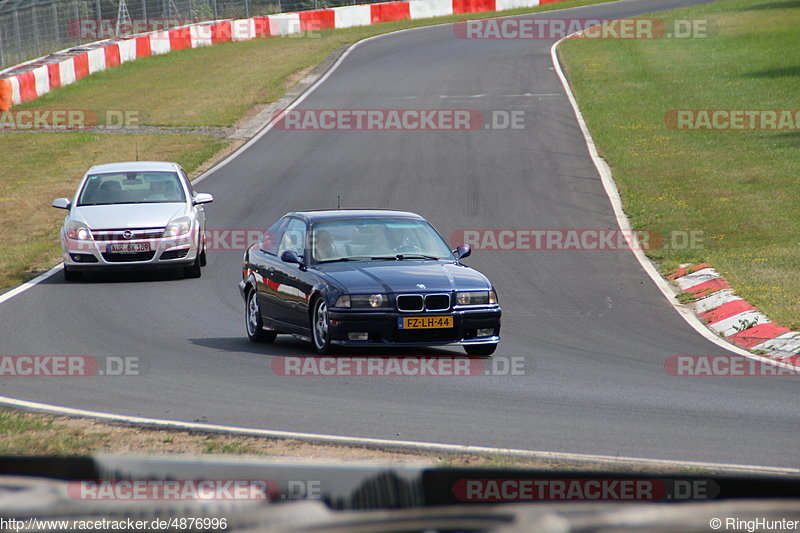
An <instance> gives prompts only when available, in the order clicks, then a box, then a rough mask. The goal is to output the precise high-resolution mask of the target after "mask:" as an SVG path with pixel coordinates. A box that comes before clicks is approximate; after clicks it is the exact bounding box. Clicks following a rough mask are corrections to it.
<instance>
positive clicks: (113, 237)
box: [92, 228, 165, 241]
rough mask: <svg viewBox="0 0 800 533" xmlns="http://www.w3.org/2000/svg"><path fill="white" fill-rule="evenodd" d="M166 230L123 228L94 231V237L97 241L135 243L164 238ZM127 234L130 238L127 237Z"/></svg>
mask: <svg viewBox="0 0 800 533" xmlns="http://www.w3.org/2000/svg"><path fill="white" fill-rule="evenodd" d="M164 230H165V228H122V229H104V230H92V237H93V238H94V240H96V241H135V240H141V239H160V238H161V237H163V236H164ZM126 232H130V236H128V237H126V236H125V235H126Z"/></svg>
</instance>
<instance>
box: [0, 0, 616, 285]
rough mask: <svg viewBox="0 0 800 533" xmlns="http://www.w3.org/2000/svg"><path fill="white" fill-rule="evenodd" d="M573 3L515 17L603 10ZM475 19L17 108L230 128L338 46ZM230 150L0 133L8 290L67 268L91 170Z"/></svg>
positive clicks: (166, 73) (97, 79) (199, 141)
mask: <svg viewBox="0 0 800 533" xmlns="http://www.w3.org/2000/svg"><path fill="white" fill-rule="evenodd" d="M604 1H608V0H572V1H567V2H562V3H558V4H551V5H548V6H543V7H539V8H531V9H518V10H510V11H504V12H502V15H513V14H521V13H530V12H536V11H546V10H549V9H560V8H567V7H575V6H580V5H589V4H597V3H602V2H604ZM499 14H501V13H472V14H465V15H455V16H451V17H442V18H437V19H427V20H417V21H400V22H391V23H385V24H378V25H375V26H367V27H364V28H351V29H346V30H335V31H323V32H319V33H318V34H317V35H314V36H312V37H304V38H297V37H291V38H289V37H287V38H273V39H258V40H253V41H246V42H239V43H225V44H220V45H216V46H211V47H206V48H199V49H194V50H182V51H179V52H173V53H170V54H166V55H161V56H156V57H151V58H147V59H141V60H137V61H133V62H130V63H126V64H124V65H122V66H121V67H119V68H115V69H111V70H108V71H104V72H99V73H96V74H94V75H92V76H89V77H88V78H85V79H83V80H81V81H80V82H78V83H75V84H72V85H70V86H68V87H64V88H62V89H59V90H57V91H54V92H52V93H50V94H48V95H46V96H45V97H43V98H40V99H38V100H35V101H33V102H29V103H27V104H25V105H23V106H19V107H18V108H17V109H81V110H87V109H88V110H91V111H94V112H95V113H96V114H97V116H98V118H99V119H100V121H101V123H103V122H104V117H106V116H107V112H108V111H114V112H119V111H122V112H134V113H135V114H136V115H135V116H136V117H137V118H138V121H139V125H149V126H191V127H207V126H223V127H224V126H231V125H233V124H235V123H236V122H237V121H239V120H241V119H242V118H243V117H245V116H246V115H247V113H248V112H249V111H250V110H251V109H253V108H254V107H256V106H258V105H261V104H266V103H270V102H273V101H275V100H277V99H278V98H279V97H280V96H281V95H282V94H283V93H284V92H285V91H286V90H287V89H288V88H290V86H291V85H292V84H293V83H295V82H296V81H297V77H298V75H299V74H300V73H302V72H304V71H306V70H307V69H309V68H310V67H313V66H315V65H317V64H318V63H319V62H320V61H321V60H322V59H324V58H325V57H326V56H327V55H328V54H330V53H331V52H332V51H334V50H335V49H337V48H338V47H340V46H342V45H346V44H350V43H354V42H356V41H359V40H361V39H364V38H366V37H370V36H373V35H378V34H382V33H387V32H391V31H395V30H399V29H404V28H411V27H418V26H428V25H432V24H442V23H446V22H454V21H457V20H464V19H468V18H486V17H491V16H496V15H499ZM229 145H230V143H229V142H228V141H221V140H219V139H214V138H212V137H206V136H201V135H194V136H192V135H169V134H162V135H137V136H134V135H124V134H114V135H103V136H98V135H88V134H85V133H21V132H19V133H2V134H0V168H2V172H0V227H2V228H4V230H5V231H3V232H2V233H0V291H1V290H3V289H7V288H9V287H12V286H14V285H17V284H19V283H21V282H23V281H25V280H26V279H29V278H31V277H33V276H34V275H35V274H37V273H39V272H40V271H42V270H46V269H47V268H49V267H50V266H52V265H53V264H55V263H58V262H59V257H60V252H59V247H58V242H57V234H58V228H59V226H60V223H61V220H62V218H63V213H61V212H58V211H56V210H55V209H52V208H50V207H49V206H50V202H51V201H52V199H54V198H56V197H60V196H71V195H72V193H73V192H74V189H75V187H76V186H77V183H78V180H79V179H80V177H81V175H82V174H83V172H85V170H86V169H88V168H89V167H90V166H91V165H93V164H97V163H106V162H112V161H122V160H129V159H135V155H136V153H137V151H138V155H139V158H140V159H142V160H171V161H178V162H179V163H181V164H182V165H183V166H184V167H185V168H186V169H187V170H188V171H189V172H192V171H193V170H194V169H196V168H197V167H198V166H199V165H200V163H202V162H203V161H204V160H206V159H208V158H210V157H211V156H212V155H214V154H215V153H217V152H218V151H220V150H224V149H227V148H228V146H229Z"/></svg>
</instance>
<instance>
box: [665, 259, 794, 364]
mask: <svg viewBox="0 0 800 533" xmlns="http://www.w3.org/2000/svg"><path fill="white" fill-rule="evenodd" d="M668 278H669V279H671V280H673V282H674V283H675V284H676V285H677V286H678V288H679V289H680V290H681V291H682V292H684V293H687V294H691V295H692V296H694V297H696V298H697V300H695V301H693V302H692V303H691V306H692V308H693V309H694V310H695V312H696V313H697V314H698V316H699V317H700V319H702V320H703V321H704V322H705V324H706V326H708V327H709V328H710V329H711V330H712V331H714V332H715V333H717V334H718V335H720V336H721V337H724V338H725V340H727V341H729V342H731V343H733V344H735V345H736V346H739V347H740V348H744V349H745V350H750V351H752V352H755V353H763V354H766V355H767V356H768V357H771V358H773V359H776V360H778V361H784V362H786V363H790V364H795V365H798V364H800V332H798V331H790V330H789V328H787V327H784V326H779V325H777V324H775V323H774V322H772V321H771V320H770V319H769V318H768V317H767V316H766V315H764V314H763V313H760V312H759V311H758V310H757V309H756V308H755V306H753V305H752V304H750V303H749V302H747V301H746V300H744V299H742V298H741V297H739V296H736V293H734V291H733V289H732V288H731V286H730V285H729V284H728V282H727V281H726V280H725V278H723V277H722V276H721V275H720V274H719V273H718V272H717V271H716V270H714V268H712V267H711V266H710V265H707V264H705V263H703V264H699V265H682V266H681V268H679V269H678V270H677V271H676V272H675V273H673V274H671V275H670V276H668Z"/></svg>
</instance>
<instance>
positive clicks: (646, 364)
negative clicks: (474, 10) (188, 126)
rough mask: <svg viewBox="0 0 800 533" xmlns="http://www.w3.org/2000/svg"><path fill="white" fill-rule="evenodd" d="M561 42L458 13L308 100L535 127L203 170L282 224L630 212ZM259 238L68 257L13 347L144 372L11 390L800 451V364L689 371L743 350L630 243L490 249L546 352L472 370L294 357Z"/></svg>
mask: <svg viewBox="0 0 800 533" xmlns="http://www.w3.org/2000/svg"><path fill="white" fill-rule="evenodd" d="M690 3H696V2H687V1H681V0H675V1H670V0H650V1H634V0H628V1H624V2H618V3H614V4H610V5H605V6H602V5H601V6H595V7H588V8H580V9H578V10H576V11H574V12H572V13H565V12H560V13H558V14H554V13H551V14H549V15H544V16H548V17H565V16H570V17H580V18H596V17H624V16H632V15H637V14H641V13H647V12H652V11H656V10H661V9H668V8H672V7H678V6H682V5H687V4H690ZM551 45H552V41H545V40H464V39H459V38H457V37H456V36H455V35H454V33H453V29H452V27H451V26H441V27H433V28H428V29H422V30H417V31H411V32H405V33H399V34H394V35H391V36H388V37H385V38H380V39H376V40H373V41H371V42H368V43H365V44H363V45H361V46H359V47H357V48H356V49H355V50H353V52H352V53H351V54H350V55H349V56H348V57H347V58H346V59H345V60H344V62H343V63H342V64H341V65H340V66H339V67H338V68H337V69H336V70H335V71H334V72H333V73H332V74H331V76H330V77H329V78H328V79H327V80H326V81H325V82H324V83H323V84H322V85H320V86H319V87H318V88H317V89H316V90H315V91H314V92H313V93H312V94H311V95H310V96H309V97H308V98H307V99H306V100H305V101H303V102H302V104H301V106H300V108H306V109H387V108H388V109H402V108H417V109H475V110H480V111H483V112H491V111H493V110H524V111H525V113H526V128H525V129H523V130H505V131H491V130H484V129H481V130H477V131H470V132H358V131H349V132H342V131H336V132H296V131H295V132H290V131H280V130H272V131H270V132H268V133H267V134H266V135H265V136H263V137H262V138H261V139H260V140H259V141H258V142H256V143H254V144H253V145H252V146H250V147H249V148H248V149H247V150H246V151H244V152H241V153H239V154H238V156H237V157H236V159H235V160H232V161H231V162H229V163H228V164H227V165H225V166H223V167H221V168H219V169H218V170H216V171H215V172H213V174H211V175H210V176H208V177H207V178H206V179H204V180H203V181H202V182H201V183H200V184H199V185H198V186H197V188H198V190H200V191H202V192H209V193H211V194H213V195H214V197H215V202H214V204H212V205H211V206H209V207H208V208H207V213H208V216H209V225H210V227H211V228H218V229H264V228H266V227H268V226H269V225H270V224H271V223H272V222H273V221H274V220H276V219H277V218H278V217H280V216H281V215H283V214H284V213H286V212H288V211H293V210H302V209H312V208H330V207H336V202H337V195H339V196H341V201H342V206H343V207H377V208H395V209H406V210H412V211H416V212H418V213H420V214H422V215H423V216H425V217H427V218H428V220H430V221H431V222H432V223H433V224H434V225H435V226H436V227H437V228H438V229H439V230H440V231H441V232H442V234H443V235H445V236H446V237H448V238H449V236H450V234H451V233H452V232H453V231H455V230H459V229H481V228H493V229H503V228H512V229H515V228H520V229H524V228H528V229H545V228H551V229H569V228H578V229H604V228H616V227H617V226H616V223H615V219H614V216H613V212H612V209H611V206H610V203H609V200H608V198H607V196H606V194H605V192H604V190H603V187H602V184H601V181H600V177H599V175H598V173H597V170H596V169H595V167H594V165H593V163H592V161H591V159H590V157H589V155H588V151H587V148H586V146H585V143H584V139H583V137H582V135H581V132H580V129H579V127H578V124H577V122H576V119H575V116H574V113H573V112H572V109H571V107H570V104H569V101H568V99H567V97H566V95H565V94H564V92H563V90H562V87H561V84H560V82H559V80H558V77H557V75H556V73H555V71H554V70H553V67H552V63H551V58H550V46H551ZM476 95H481V96H476ZM78 178H79V176H78V175H76V176H75V179H76V183H77V180H78ZM50 200H51V199H50V198H47V199H42V201H47V202H49V201H50ZM451 244H453V245H456V244H459V243H451ZM241 256H242V252H241V251H240V250H234V251H215V252H211V253H210V254H209V264H208V266H207V267H206V268H205V269H204V272H203V277H202V278H201V279H197V280H183V279H180V278H178V277H177V276H173V275H171V274H168V273H167V274H152V275H151V274H133V275H114V276H105V275H104V276H99V277H96V278H94V279H91V280H89V281H87V282H83V283H71V284H67V283H65V282H64V281H63V280H62V277H61V276H60V275H56V276H53V277H50V278H49V279H47V280H45V281H44V282H42V283H40V284H38V285H36V286H35V287H33V288H32V289H31V290H28V291H26V292H24V293H22V294H20V295H18V296H16V297H14V298H12V299H10V300H9V301H7V302H5V303H3V304H1V305H0V338H1V339H2V341H1V346H0V354H3V355H61V354H69V355H80V354H85V355H92V356H98V357H103V356H120V357H124V356H135V357H139V358H140V360H141V364H142V367H143V375H141V376H128V377H109V376H94V377H91V378H75V377H73V378H66V377H65V378H38V377H37V378H22V377H15V378H10V377H6V378H3V379H2V380H1V381H0V395H3V396H8V397H14V398H18V399H23V400H29V401H37V402H43V403H48V404H54V405H61V406H70V407H75V408H81V409H91V410H97V411H103V412H111V413H119V414H125V415H141V416H148V417H152V418H158V419H171V420H185V421H200V422H207V423H213V424H224V425H230V426H242V427H256V428H268V429H276V430H287V431H300V432H310V433H321V434H333V435H347V436H358V437H374V438H387V439H401V440H408V441H426V442H442V443H454V444H472V445H484V446H498V447H511V448H521V449H529V450H547V451H559V452H577V453H594V454H604V455H614V456H616V455H619V456H634V457H648V458H662V459H682V460H693V461H712V462H728V463H742V464H757V465H778V466H793V467H797V466H800V457H798V455H797V453H796V450H797V437H798V435H800V410H798V408H797V405H796V402H797V399H798V383H797V378H796V377H782V378H753V377H743V378H721V377H716V378H684V377H672V376H670V375H668V374H667V373H666V372H665V370H664V361H665V359H666V358H667V357H669V356H671V355H714V354H725V353H726V352H725V351H724V350H722V349H721V348H720V347H718V346H717V345H715V344H713V343H711V342H709V341H707V340H706V339H704V338H703V337H702V336H701V335H700V334H698V333H697V332H696V331H695V330H694V329H692V328H691V327H690V326H689V325H688V324H687V323H686V322H685V321H684V320H683V319H682V318H681V317H680V316H679V315H678V313H677V312H676V311H675V310H674V309H673V308H672V306H671V305H670V303H669V302H668V301H667V300H666V299H665V298H664V296H663V295H662V294H661V293H660V292H659V290H658V289H657V288H656V286H655V285H654V284H653V282H652V280H651V279H650V278H649V277H648V276H647V275H646V273H645V272H644V271H643V270H642V268H641V266H640V265H639V263H638V262H637V260H636V258H635V257H634V255H633V254H632V253H631V252H630V251H538V252H537V251H525V250H522V251H496V252H492V251H478V252H476V253H474V254H473V256H472V257H470V258H468V259H467V260H465V263H467V264H469V265H470V266H474V267H476V268H478V269H480V270H482V271H483V272H485V273H486V274H487V275H488V276H489V277H490V278H491V279H492V280H493V282H494V283H495V286H496V288H497V290H498V293H499V297H500V303H501V305H502V307H503V311H504V316H503V330H502V337H503V340H502V342H501V344H500V347H499V349H498V351H497V353H496V354H495V356H496V357H498V358H502V357H524V358H525V368H526V375H524V376H475V377H468V378H463V377H458V378H455V377H426V378H414V377H404V378H398V377H386V378H375V377H372V378H368V377H360V378H344V377H281V376H277V375H275V374H274V373H273V372H272V370H271V367H270V364H271V361H272V360H273V358H274V357H275V356H278V355H311V353H312V352H311V346H310V345H309V344H306V343H303V342H301V341H300V340H297V339H295V338H292V337H279V339H278V342H277V343H276V344H275V345H253V344H251V343H250V342H249V341H248V340H247V338H246V336H245V329H244V318H243V312H244V311H243V310H244V305H243V302H242V300H241V298H240V296H239V293H238V290H237V283H238V281H239V279H240V275H241ZM405 353H408V352H405ZM411 353H427V354H442V353H444V354H447V353H452V354H459V355H460V354H462V353H463V352H462V351H461V350H460V349H452V350H429V351H426V352H419V351H417V352H411Z"/></svg>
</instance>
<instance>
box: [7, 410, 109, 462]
mask: <svg viewBox="0 0 800 533" xmlns="http://www.w3.org/2000/svg"><path fill="white" fill-rule="evenodd" d="M104 437H105V434H104V433H91V434H89V433H85V432H82V431H79V430H74V429H70V428H68V427H67V426H65V425H63V424H57V423H54V422H53V421H52V420H50V419H48V418H46V417H42V416H35V415H30V414H25V413H17V412H14V411H6V410H3V411H0V455H2V454H8V455H16V454H24V455H77V454H80V453H85V452H86V450H87V449H92V448H93V447H94V446H96V445H97V444H98V443H99V442H100V441H101V440H103V438H104Z"/></svg>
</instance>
